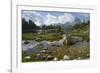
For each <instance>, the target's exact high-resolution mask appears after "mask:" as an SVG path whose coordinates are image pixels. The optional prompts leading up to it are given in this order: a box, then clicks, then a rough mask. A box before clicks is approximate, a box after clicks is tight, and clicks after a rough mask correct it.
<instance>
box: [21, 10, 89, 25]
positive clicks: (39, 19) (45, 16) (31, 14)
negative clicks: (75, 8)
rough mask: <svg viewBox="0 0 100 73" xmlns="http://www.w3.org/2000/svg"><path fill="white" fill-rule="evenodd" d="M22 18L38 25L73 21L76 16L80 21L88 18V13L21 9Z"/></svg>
mask: <svg viewBox="0 0 100 73" xmlns="http://www.w3.org/2000/svg"><path fill="white" fill-rule="evenodd" d="M22 18H25V19H26V21H28V20H29V19H30V20H32V21H34V23H35V24H37V25H38V26H40V25H42V24H45V25H50V24H55V23H56V24H57V23H61V24H64V23H67V22H74V21H75V19H76V18H79V19H80V20H81V21H83V20H89V19H90V14H89V13H77V12H53V11H51V12H50V11H32V10H23V11H22Z"/></svg>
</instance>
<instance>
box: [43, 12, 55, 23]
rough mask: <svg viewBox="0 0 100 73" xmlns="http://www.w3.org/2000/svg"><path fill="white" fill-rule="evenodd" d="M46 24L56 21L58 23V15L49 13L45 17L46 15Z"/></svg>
mask: <svg viewBox="0 0 100 73" xmlns="http://www.w3.org/2000/svg"><path fill="white" fill-rule="evenodd" d="M43 22H44V24H46V25H50V24H54V23H57V17H56V16H53V15H51V14H49V13H48V14H47V15H46V16H45V17H44V21H43Z"/></svg>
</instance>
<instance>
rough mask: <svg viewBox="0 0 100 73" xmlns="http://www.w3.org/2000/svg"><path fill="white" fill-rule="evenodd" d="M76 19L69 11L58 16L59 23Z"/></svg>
mask: <svg viewBox="0 0 100 73" xmlns="http://www.w3.org/2000/svg"><path fill="white" fill-rule="evenodd" d="M74 20H75V17H74V16H72V14H69V13H64V15H62V16H59V17H58V21H59V23H62V24H64V23H66V22H73V21H74Z"/></svg>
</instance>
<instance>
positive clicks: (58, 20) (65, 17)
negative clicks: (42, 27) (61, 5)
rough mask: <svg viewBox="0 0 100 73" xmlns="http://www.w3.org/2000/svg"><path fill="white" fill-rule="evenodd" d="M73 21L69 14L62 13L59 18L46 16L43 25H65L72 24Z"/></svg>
mask: <svg viewBox="0 0 100 73" xmlns="http://www.w3.org/2000/svg"><path fill="white" fill-rule="evenodd" d="M74 20H75V17H74V16H72V15H71V14H69V13H64V14H63V15H60V16H58V17H57V16H53V15H51V14H48V15H46V17H44V24H46V25H50V24H54V23H55V24H57V23H61V24H64V23H67V22H73V21H74Z"/></svg>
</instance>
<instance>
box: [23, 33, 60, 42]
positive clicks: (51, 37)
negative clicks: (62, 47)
mask: <svg viewBox="0 0 100 73" xmlns="http://www.w3.org/2000/svg"><path fill="white" fill-rule="evenodd" d="M61 38H62V35H61V34H58V33H44V34H36V33H23V34H22V40H36V41H43V40H46V41H55V40H60V39H61Z"/></svg>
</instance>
